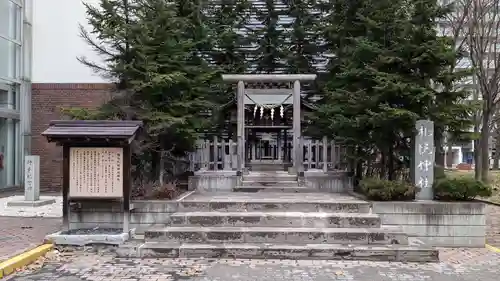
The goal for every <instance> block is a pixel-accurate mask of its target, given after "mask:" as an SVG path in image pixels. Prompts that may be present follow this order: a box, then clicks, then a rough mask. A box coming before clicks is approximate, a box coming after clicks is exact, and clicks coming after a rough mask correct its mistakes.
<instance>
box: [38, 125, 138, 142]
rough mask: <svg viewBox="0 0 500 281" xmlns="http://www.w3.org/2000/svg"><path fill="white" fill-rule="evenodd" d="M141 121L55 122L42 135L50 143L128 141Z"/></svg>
mask: <svg viewBox="0 0 500 281" xmlns="http://www.w3.org/2000/svg"><path fill="white" fill-rule="evenodd" d="M142 125H143V124H142V122H141V121H117V120H105V121H101V120H57V121H51V122H50V124H49V128H48V129H47V130H45V131H44V132H43V133H42V136H45V137H47V140H48V141H49V142H51V141H57V142H60V141H70V140H87V141H90V140H112V141H122V140H129V139H131V138H133V137H134V136H135V134H136V133H137V132H138V130H139V129H140V128H142Z"/></svg>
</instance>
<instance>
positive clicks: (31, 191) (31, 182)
mask: <svg viewBox="0 0 500 281" xmlns="http://www.w3.org/2000/svg"><path fill="white" fill-rule="evenodd" d="M55 202H56V201H55V200H54V199H53V198H49V199H47V198H40V156H38V155H27V156H25V157H24V200H21V201H9V202H8V203H7V206H11V207H39V206H43V205H48V204H53V203H55Z"/></svg>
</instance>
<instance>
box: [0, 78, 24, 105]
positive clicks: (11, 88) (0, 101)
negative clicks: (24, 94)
mask: <svg viewBox="0 0 500 281" xmlns="http://www.w3.org/2000/svg"><path fill="white" fill-rule="evenodd" d="M19 98H20V86H19V85H18V84H16V85H7V84H0V108H9V109H15V110H19Z"/></svg>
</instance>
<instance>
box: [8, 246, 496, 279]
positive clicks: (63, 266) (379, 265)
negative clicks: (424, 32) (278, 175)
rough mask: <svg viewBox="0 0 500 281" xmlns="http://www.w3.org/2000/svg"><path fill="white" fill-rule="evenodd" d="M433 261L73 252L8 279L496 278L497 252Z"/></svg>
mask: <svg viewBox="0 0 500 281" xmlns="http://www.w3.org/2000/svg"><path fill="white" fill-rule="evenodd" d="M441 259H442V262H440V263H433V264H417V263H388V262H353V261H278V260H274V261H273V260H269V261H266V260H251V261H250V260H211V259H147V260H141V259H123V258H120V259H119V258H113V257H112V255H110V254H96V253H84V252H76V253H72V254H70V255H69V256H63V257H58V258H54V259H53V260H52V261H48V262H47V263H46V264H45V266H44V267H43V268H41V269H40V270H35V271H33V272H23V273H18V274H17V275H14V276H11V277H9V278H7V280H9V281H49V280H50V281H167V280H175V281H178V280H179V281H180V280H184V281H233V280H238V281H255V280H259V281H306V280H307V281H309V280H310V281H334V280H343V281H348V280H352V281H392V280H394V281H396V280H398V281H401V280H407V281H424V280H425V281H477V280H481V281H496V280H498V276H499V274H500V254H496V253H493V252H490V251H488V250H486V249H477V250H460V249H454V250H443V251H442V253H441Z"/></svg>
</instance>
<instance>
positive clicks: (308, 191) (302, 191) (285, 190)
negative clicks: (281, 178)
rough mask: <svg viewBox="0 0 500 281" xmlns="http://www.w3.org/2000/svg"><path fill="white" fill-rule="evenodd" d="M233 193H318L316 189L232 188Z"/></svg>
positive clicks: (283, 187)
mask: <svg viewBox="0 0 500 281" xmlns="http://www.w3.org/2000/svg"><path fill="white" fill-rule="evenodd" d="M233 191H234V192H292V193H313V192H320V190H318V189H313V188H308V187H305V186H303V187H299V186H298V184H297V186H275V185H271V186H262V185H259V186H256V185H253V186H236V187H234V188H233Z"/></svg>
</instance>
